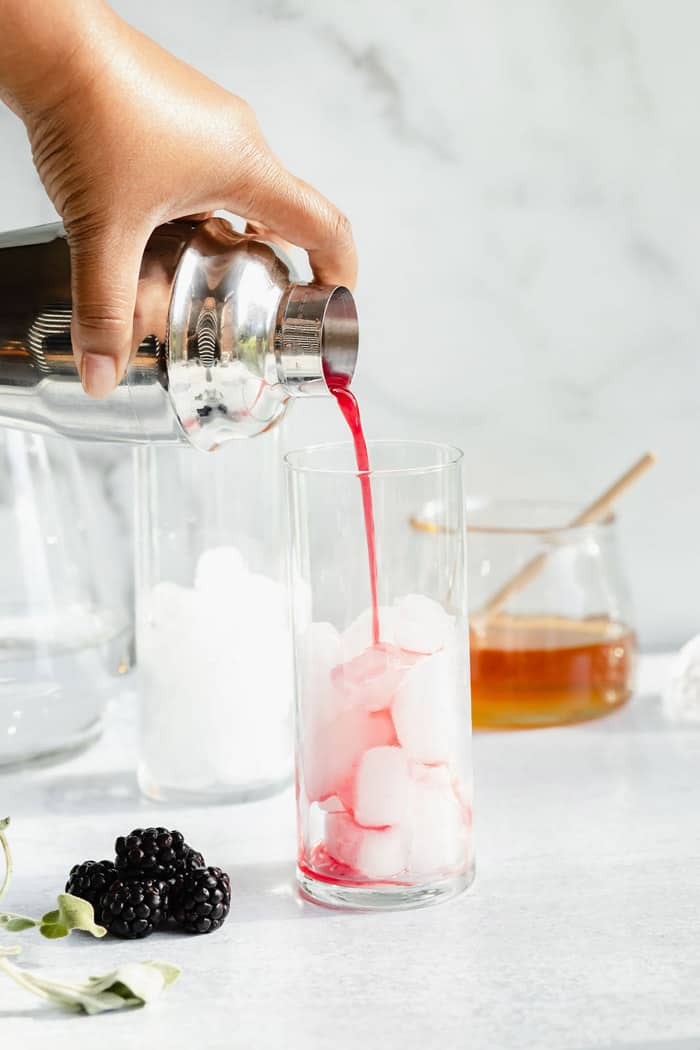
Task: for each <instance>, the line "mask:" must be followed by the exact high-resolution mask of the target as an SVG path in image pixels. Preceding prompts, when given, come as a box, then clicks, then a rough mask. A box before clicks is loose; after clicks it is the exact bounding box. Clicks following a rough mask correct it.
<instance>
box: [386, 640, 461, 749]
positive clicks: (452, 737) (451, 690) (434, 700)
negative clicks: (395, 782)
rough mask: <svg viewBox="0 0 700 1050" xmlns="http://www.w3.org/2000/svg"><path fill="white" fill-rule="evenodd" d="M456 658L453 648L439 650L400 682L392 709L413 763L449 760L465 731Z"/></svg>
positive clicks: (399, 735)
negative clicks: (460, 715)
mask: <svg viewBox="0 0 700 1050" xmlns="http://www.w3.org/2000/svg"><path fill="white" fill-rule="evenodd" d="M461 677H462V676H461V675H460V674H459V661H458V660H457V659H456V654H455V653H454V651H453V650H441V651H440V652H437V653H434V654H433V655H432V656H426V657H424V658H423V659H421V660H419V661H418V663H416V664H415V666H414V667H413V668H412V669H411V670H410V671H408V672H407V674H406V675H405V676H404V678H403V680H402V681H401V683H400V684H399V687H398V689H397V691H396V696H395V698H394V703H393V705H392V708H391V713H392V717H393V719H394V725H395V726H396V735H397V737H398V739H399V743H400V744H401V746H402V747H403V748H405V750H406V754H407V755H408V757H409V758H411V759H413V760H414V761H416V762H426V763H437V762H449V760H450V757H451V756H452V754H453V752H454V751H455V749H456V745H457V735H458V734H459V733H467V732H468V731H469V727H468V725H467V724H466V721H465V724H464V725H462V724H461V723H460V720H459V712H461V711H462V710H463V703H462V698H461V696H460V691H462V690H465V689H466V682H463V681H462V680H461Z"/></svg>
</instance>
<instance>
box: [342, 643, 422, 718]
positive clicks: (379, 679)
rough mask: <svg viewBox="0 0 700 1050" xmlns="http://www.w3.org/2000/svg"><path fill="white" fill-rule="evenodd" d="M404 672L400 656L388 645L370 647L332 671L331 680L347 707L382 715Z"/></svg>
mask: <svg viewBox="0 0 700 1050" xmlns="http://www.w3.org/2000/svg"><path fill="white" fill-rule="evenodd" d="M405 672H406V663H405V662H404V654H403V653H402V651H401V650H400V649H397V648H396V647H394V646H389V645H374V646H370V648H369V649H365V650H364V652H362V653H360V654H359V656H355V657H354V658H353V659H352V660H349V661H347V662H346V663H343V664H339V665H338V666H337V667H335V668H334V669H333V672H332V674H331V678H332V680H333V684H334V685H335V687H336V689H337V690H338V692H339V693H342V695H343V697H344V701H345V703H346V704H347V705H348V706H351V707H352V706H355V705H357V706H359V707H365V708H367V710H368V711H382V710H383V709H384V708H387V707H390V706H391V703H392V700H393V698H394V694H395V693H396V690H397V688H398V686H399V683H400V681H401V679H402V678H403V676H404V674H405Z"/></svg>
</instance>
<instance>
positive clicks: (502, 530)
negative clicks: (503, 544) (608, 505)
mask: <svg viewBox="0 0 700 1050" xmlns="http://www.w3.org/2000/svg"><path fill="white" fill-rule="evenodd" d="M434 503H435V501H430V502H429V503H427V504H425V505H424V506H423V507H422V508H421V510H420V512H419V513H417V514H414V515H412V517H411V525H412V526H413V528H414V529H416V530H417V531H419V532H441V531H442V528H443V526H442V525H441V524H440V520H439V514H438V515H436V513H435V507H434ZM505 508H513V509H516V510H521V511H522V512H523V515H524V516H525V515H526V514H527V512H528V511H529V512H531V513H532V512H536V511H537V510H542V509H545V508H546V509H550V510H552V509H557V510H560V511H561V512H562V514H563V515H564V514H566V512H567V511H568V512H569V513H570V514H571V516H572V517H573V516H574V515H575V514H576V513H577V512H578V513H580V512H581V511H582V510H583V509H584V504H582V503H576V502H575V501H573V500H568V501H567V500H554V499H533V498H527V497H523V498H522V499H518V498H516V499H501V498H497V497H493V498H492V497H489V496H473V495H472V496H469V495H468V496H467V497H466V498H465V501H464V510H465V529H466V531H467V533H476V534H478V535H481V536H558V537H562V538H566V537H567V536H570V537H571V538H572V539H575V538H576V537H580V536H582V535H586V534H588V535H590V534H591V533H593V534H595V533H596V532H599V531H600V532H606V531H608V530H609V529H611V528H612V527H613V526H614V525H615V523H616V521H617V516H616V514H615V512H614V511H612V510H611V511H608V513H607V514H606V516H605V517H604V518H601V520H600V521H590V522H584V523H582V524H580V525H572V524H568V525H566V524H565V525H526V524H522V525H515V524H514V525H497V524H495V523H494V524H489V523H484V524H475V523H473V522H472V521H471V520H470V519H471V516H472V514H474V512H476V511H481V510H485V511H488V510H492V511H494V512H495V513H496V514H497V513H498V512H499V511H502V510H504V509H505Z"/></svg>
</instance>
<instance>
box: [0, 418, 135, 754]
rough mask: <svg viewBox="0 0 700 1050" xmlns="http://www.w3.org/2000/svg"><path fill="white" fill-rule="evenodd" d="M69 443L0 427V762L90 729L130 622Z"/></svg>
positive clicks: (52, 747) (122, 658) (81, 738)
mask: <svg viewBox="0 0 700 1050" xmlns="http://www.w3.org/2000/svg"><path fill="white" fill-rule="evenodd" d="M103 544H104V538H103V536H102V535H101V533H100V529H99V527H98V521H97V518H96V514H95V505H94V502H93V500H92V494H91V492H90V490H89V488H88V487H87V485H86V483H85V478H84V476H83V473H82V471H81V467H80V464H79V461H78V459H77V456H76V453H75V450H74V449H73V447H72V446H71V445H70V444H69V443H68V442H67V441H64V440H61V439H56V438H52V439H48V438H44V437H40V436H38V435H35V434H28V433H20V432H18V431H14V430H1V429H0V550H1V551H2V557H1V558H0V767H2V766H12V765H15V764H18V763H24V762H28V761H31V760H37V759H47V758H53V757H57V756H59V755H61V754H62V753H64V752H69V751H71V750H73V749H75V748H77V747H80V746H82V745H84V744H86V743H87V742H89V741H90V740H92V739H94V737H95V736H96V735H97V734H98V732H99V729H100V724H101V718H102V713H103V711H104V707H105V704H106V701H107V699H108V697H110V696H111V695H112V693H113V691H114V689H115V686H116V684H117V682H118V676H119V674H120V673H123V672H124V671H126V670H127V669H128V663H129V661H128V652H129V643H130V638H131V619H130V616H129V615H128V614H127V611H126V609H125V608H124V606H123V604H122V603H121V602H120V600H119V598H118V596H117V595H116V593H115V590H114V588H113V586H112V582H113V576H111V575H110V574H108V573H106V572H103V571H102V569H101V566H102V564H103V563H104V561H105V560H106V559H109V558H110V557H111V556H112V552H111V551H110V550H109V549H104V546H103Z"/></svg>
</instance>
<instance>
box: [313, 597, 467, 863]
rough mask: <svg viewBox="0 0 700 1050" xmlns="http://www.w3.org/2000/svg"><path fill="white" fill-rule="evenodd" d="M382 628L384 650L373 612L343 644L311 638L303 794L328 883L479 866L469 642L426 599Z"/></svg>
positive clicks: (331, 635)
mask: <svg viewBox="0 0 700 1050" xmlns="http://www.w3.org/2000/svg"><path fill="white" fill-rule="evenodd" d="M382 621H383V628H382V629H383V630H384V625H386V631H387V633H388V634H389V635H390V639H389V638H388V637H386V636H385V635H384V633H383V634H382V642H381V643H380V644H379V645H376V646H375V645H372V644H371V634H370V632H371V613H370V611H369V610H367V611H366V612H365V613H363V614H362V615H361V616H360V617H358V618H357V620H355V621H354V622H353V624H351V625H350V627H349V628H348V629H347V631H345V632H344V634H343V635H338V633H337V632H336V631H335V629H334V628H332V627H331V625H329V624H315V625H312V628H311V629H310V631H311V635H310V637H311V638H312V639H313V645H312V646H311V649H306V650H305V660H304V669H303V683H302V685H303V692H302V697H301V699H302V703H301V714H302V720H303V727H302V734H301V736H302V762H303V788H304V795H305V796H306V799H307V800H308V803H310V804H313V803H316V804H317V806H318V809H319V818H320V825H318V824H317V825H316V826H317V827H320V828H322V840H321V841H320V842H317V843H316V846H315V847H314V845H313V840H312V841H310V842H309V843H308V844H307V845H308V846H309V847H310V848H309V850H308V854H307V855H310V856H316V857H319V858H321V857H324V856H325V857H329V858H330V860H331V863H332V864H334V865H336V867H334V868H332V870H331V871H330V872H326V873H325V875H324V877H326V878H331V879H339V880H342V879H343V878H349V879H351V880H352V881H354V882H358V881H359V882H361V881H365V882H368V883H372V882H377V883H383V882H391V881H396V882H400V883H402V884H406V883H408V884H411V883H415V884H421V883H423V882H426V881H429V880H430V879H431V878H434V877H439V876H442V875H449V874H454V873H456V872H460V871H462V870H465V869H466V867H467V864H468V862H469V854H470V827H471V816H470V813H471V811H470V805H469V797H470V791H469V773H468V770H467V769H466V767H465V760H464V756H465V755H466V751H465V748H464V747H463V746H462V741H461V737H462V736H463V737H464V741H465V743H466V738H467V735H468V731H469V726H468V720H467V711H468V705H467V701H466V689H467V682H466V637H465V634H466V632H464V631H462V632H461V634H460V632H459V631H458V630H457V628H456V625H455V620H454V618H453V617H451V616H449V615H448V614H447V613H446V612H445V611H444V610H443V608H442V606H440V605H439V604H438V603H436V602H433V601H432V600H430V599H428V598H424V597H423V596H421V595H408V596H407V597H406V598H403V599H400V600H399V601H397V602H395V603H394V606H392V607H390V608H388V609H387V608H385V607H382V615H380V623H382ZM304 804H305V803H304ZM320 873H321V874H324V872H323V871H321V872H320Z"/></svg>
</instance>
